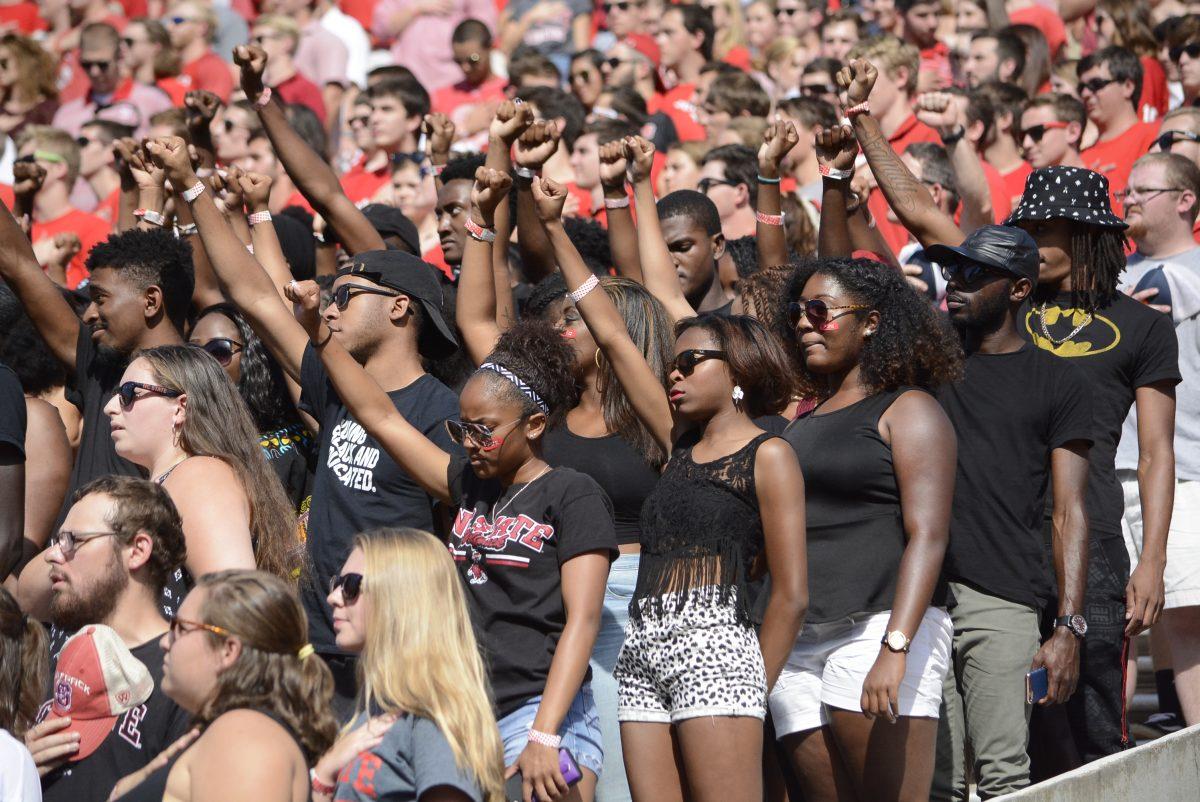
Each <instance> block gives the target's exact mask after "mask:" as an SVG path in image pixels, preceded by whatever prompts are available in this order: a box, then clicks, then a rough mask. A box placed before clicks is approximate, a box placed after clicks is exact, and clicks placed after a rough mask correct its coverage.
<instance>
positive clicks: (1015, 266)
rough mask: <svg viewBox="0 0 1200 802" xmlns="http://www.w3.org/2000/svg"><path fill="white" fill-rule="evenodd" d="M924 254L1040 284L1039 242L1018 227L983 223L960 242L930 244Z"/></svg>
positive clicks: (951, 262) (947, 262) (944, 261)
mask: <svg viewBox="0 0 1200 802" xmlns="http://www.w3.org/2000/svg"><path fill="white" fill-rule="evenodd" d="M925 255H926V256H928V257H929V258H930V259H932V260H933V261H935V262H937V263H938V264H941V265H953V264H963V263H964V262H973V263H975V264H979V265H983V266H984V267H987V268H991V269H992V270H997V271H999V272H1001V273H1008V274H1009V275H1010V276H1015V277H1017V278H1027V279H1029V280H1030V281H1032V282H1033V283H1034V285H1036V284H1037V280H1038V264H1039V262H1040V261H1041V260H1040V259H1039V257H1038V247H1037V243H1036V242H1034V240H1033V237H1031V236H1029V234H1028V233H1027V232H1026V231H1025V230H1024V229H1020V228H1017V227H1016V226H982V227H980V228H977V229H975V230H974V231H972V232H971V233H970V234H969V235H967V238H966V239H965V240H963V241H962V244H961V245H958V246H957V247H952V246H950V245H931V246H930V247H928V248H926V249H925Z"/></svg>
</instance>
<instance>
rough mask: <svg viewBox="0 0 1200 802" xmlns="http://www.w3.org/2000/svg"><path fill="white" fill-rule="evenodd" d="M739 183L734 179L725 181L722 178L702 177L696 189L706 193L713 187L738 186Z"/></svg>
mask: <svg viewBox="0 0 1200 802" xmlns="http://www.w3.org/2000/svg"><path fill="white" fill-rule="evenodd" d="M736 186H737V184H735V183H733V182H732V181H725V180H722V179H720V178H701V179H700V180H699V181H697V182H696V189H698V190H700V191H701V192H702V193H704V194H705V195H707V194H708V191H709V190H710V189H712V188H713V187H736Z"/></svg>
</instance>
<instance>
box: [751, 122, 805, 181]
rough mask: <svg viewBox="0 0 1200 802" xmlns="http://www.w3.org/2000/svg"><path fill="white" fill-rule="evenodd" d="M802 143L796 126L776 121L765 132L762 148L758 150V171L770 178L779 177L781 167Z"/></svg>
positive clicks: (791, 123)
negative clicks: (798, 144) (793, 149)
mask: <svg viewBox="0 0 1200 802" xmlns="http://www.w3.org/2000/svg"><path fill="white" fill-rule="evenodd" d="M799 142H800V134H799V132H797V131H796V124H795V123H793V122H785V121H784V120H776V121H775V122H773V123H771V124H770V125H768V126H767V130H765V131H763V143H762V147H760V148H759V149H758V169H759V172H761V173H762V174H763V175H765V176H767V177H769V178H776V177H778V176H779V165H781V164H783V159H784V157H786V156H787V155H788V152H789V151H791V149H792V148H794V147H796V145H797V143H799Z"/></svg>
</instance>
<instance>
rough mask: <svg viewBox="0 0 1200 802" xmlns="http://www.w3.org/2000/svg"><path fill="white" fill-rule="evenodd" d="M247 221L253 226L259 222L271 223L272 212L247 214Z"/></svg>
mask: <svg viewBox="0 0 1200 802" xmlns="http://www.w3.org/2000/svg"><path fill="white" fill-rule="evenodd" d="M246 222H247V223H249V224H250V225H252V226H256V225H258V224H259V223H269V222H271V213H270V212H255V213H254V214H251V215H247V216H246Z"/></svg>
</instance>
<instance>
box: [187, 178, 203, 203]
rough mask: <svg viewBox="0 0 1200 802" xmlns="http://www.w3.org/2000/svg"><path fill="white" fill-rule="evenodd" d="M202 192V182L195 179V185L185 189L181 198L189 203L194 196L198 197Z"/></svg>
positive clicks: (194, 198)
mask: <svg viewBox="0 0 1200 802" xmlns="http://www.w3.org/2000/svg"><path fill="white" fill-rule="evenodd" d="M203 193H204V182H203V181H197V182H196V185H195V186H194V187H191V188H189V189H185V190H184V191H183V199H184V200H185V201H187V202H188V203H191V202H192V201H194V200H196V198H198V197H200V196H201V195H202V194H203Z"/></svg>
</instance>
